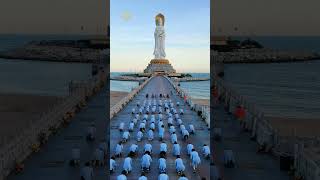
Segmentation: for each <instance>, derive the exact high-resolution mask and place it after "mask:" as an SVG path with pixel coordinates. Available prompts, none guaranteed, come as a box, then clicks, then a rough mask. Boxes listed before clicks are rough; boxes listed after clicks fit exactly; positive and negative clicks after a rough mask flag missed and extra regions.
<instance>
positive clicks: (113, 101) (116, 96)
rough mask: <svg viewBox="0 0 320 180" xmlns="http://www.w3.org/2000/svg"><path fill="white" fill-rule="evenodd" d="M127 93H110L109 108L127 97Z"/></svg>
mask: <svg viewBox="0 0 320 180" xmlns="http://www.w3.org/2000/svg"><path fill="white" fill-rule="evenodd" d="M128 94H129V93H128V92H122V91H110V108H111V107H112V106H114V105H115V104H117V102H119V101H120V100H121V99H122V98H124V97H126V95H128Z"/></svg>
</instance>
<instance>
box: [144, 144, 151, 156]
mask: <svg viewBox="0 0 320 180" xmlns="http://www.w3.org/2000/svg"><path fill="white" fill-rule="evenodd" d="M144 152H145V153H146V152H149V153H150V154H151V153H152V145H151V144H149V143H148V144H145V145H144Z"/></svg>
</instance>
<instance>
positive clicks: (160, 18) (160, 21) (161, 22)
mask: <svg viewBox="0 0 320 180" xmlns="http://www.w3.org/2000/svg"><path fill="white" fill-rule="evenodd" d="M156 25H157V26H164V15H162V14H161V13H159V14H158V15H157V16H156Z"/></svg>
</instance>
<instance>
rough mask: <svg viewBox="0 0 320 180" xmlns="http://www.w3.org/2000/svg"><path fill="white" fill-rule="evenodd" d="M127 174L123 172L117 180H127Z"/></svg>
mask: <svg viewBox="0 0 320 180" xmlns="http://www.w3.org/2000/svg"><path fill="white" fill-rule="evenodd" d="M126 174H127V173H126V171H124V170H123V171H122V173H121V174H120V175H119V176H117V180H127V176H126Z"/></svg>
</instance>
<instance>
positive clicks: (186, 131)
mask: <svg viewBox="0 0 320 180" xmlns="http://www.w3.org/2000/svg"><path fill="white" fill-rule="evenodd" d="M182 135H183V139H184V140H187V139H188V138H189V132H188V130H186V129H183V130H182Z"/></svg>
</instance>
